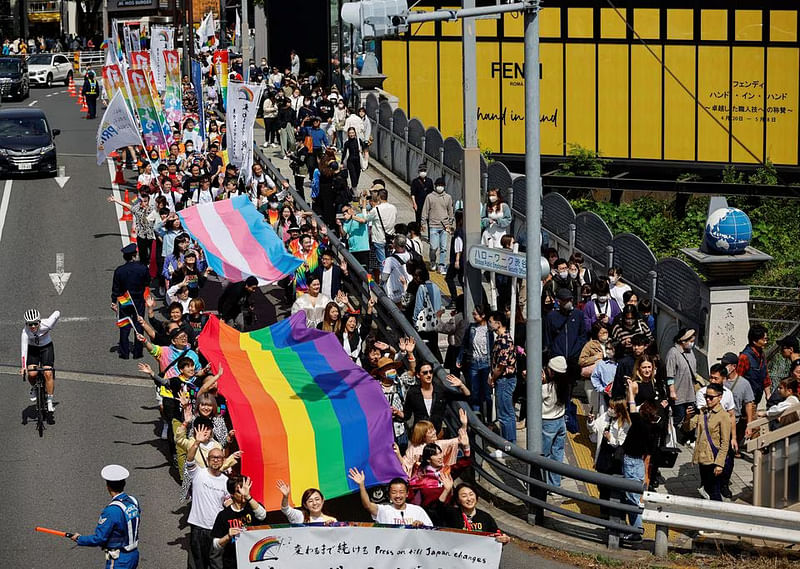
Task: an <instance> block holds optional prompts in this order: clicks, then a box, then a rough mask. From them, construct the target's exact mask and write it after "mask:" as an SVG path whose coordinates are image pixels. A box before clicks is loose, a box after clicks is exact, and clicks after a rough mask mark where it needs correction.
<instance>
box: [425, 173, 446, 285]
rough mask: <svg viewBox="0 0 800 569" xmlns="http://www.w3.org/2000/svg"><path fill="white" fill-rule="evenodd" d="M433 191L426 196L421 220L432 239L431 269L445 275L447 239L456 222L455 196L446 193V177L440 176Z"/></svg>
mask: <svg viewBox="0 0 800 569" xmlns="http://www.w3.org/2000/svg"><path fill="white" fill-rule="evenodd" d="M433 190H434V191H433V193H432V194H429V195H428V197H426V198H425V203H424V204H423V206H422V215H421V216H420V220H421V223H422V227H427V228H428V237H429V240H430V257H431V271H435V270H436V268H437V251H438V268H439V272H440V273H441V274H443V275H445V274H447V241H448V239H449V233H450V232H451V231H452V230H453V225H454V224H455V211H454V208H453V198H452V196H450V194H448V193H446V192H445V191H444V190H445V183H444V178H438V179H437V180H436V182H435V183H434V184H433Z"/></svg>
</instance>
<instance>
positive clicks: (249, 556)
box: [236, 524, 503, 569]
mask: <svg viewBox="0 0 800 569" xmlns="http://www.w3.org/2000/svg"><path fill="white" fill-rule="evenodd" d="M502 547H503V546H502V545H501V544H500V543H498V542H497V541H495V538H494V536H490V535H485V534H479V533H470V532H464V531H459V530H441V529H411V528H389V527H373V526H371V525H369V524H360V525H345V526H339V525H334V526H293V527H275V528H269V529H250V530H247V531H244V532H242V533H241V534H239V536H238V537H237V541H236V558H237V561H238V564H239V569H311V568H322V567H324V568H328V567H331V568H335V569H338V568H342V569H467V568H474V569H478V568H480V569H497V567H499V565H500V555H501V553H502Z"/></svg>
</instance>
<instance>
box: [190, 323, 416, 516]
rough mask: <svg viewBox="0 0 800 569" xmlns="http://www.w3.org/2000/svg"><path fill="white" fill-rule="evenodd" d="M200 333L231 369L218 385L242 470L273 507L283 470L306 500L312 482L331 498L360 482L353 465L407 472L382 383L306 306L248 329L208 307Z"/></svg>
mask: <svg viewBox="0 0 800 569" xmlns="http://www.w3.org/2000/svg"><path fill="white" fill-rule="evenodd" d="M198 341H199V345H200V351H201V352H202V353H203V355H204V356H205V357H206V358H208V360H209V361H210V362H213V363H214V365H215V367H216V366H217V365H221V366H222V367H223V369H224V373H223V375H222V377H221V378H220V380H219V382H220V383H219V388H220V391H221V392H223V393H224V394H225V397H226V398H227V400H228V408H229V409H230V413H231V418H232V420H233V423H234V425H236V440H237V441H238V442H239V446H240V448H241V449H242V450H243V451H244V452H243V454H242V472H245V473H247V475H248V476H250V477H251V479H252V480H253V488H252V493H253V496H254V497H255V498H256V499H257V500H259V501H261V502H262V503H263V504H264V506H265V507H266V508H267V509H268V510H275V509H278V508H280V503H281V497H282V495H281V493H280V492H279V491H278V489H277V488H276V486H275V484H276V481H277V480H285V481H287V482H289V483H290V484H291V487H292V495H293V496H292V497H293V500H294V503H295V504H299V503H300V497H301V494H302V493H303V491H304V490H305V489H306V488H319V489H320V490H321V491H322V493H323V494H324V495H325V496H326V497H327V498H334V497H336V496H342V495H344V494H349V493H350V492H353V491H355V490H357V489H358V487H357V486H356V485H355V484H354V483H353V482H352V481H351V480H349V479H348V478H347V470H348V468H351V467H356V468H359V469H363V470H364V472H365V473H366V484H367V486H373V485H376V484H381V483H386V482H388V481H389V480H391V479H392V478H395V477H405V474H404V472H403V469H402V467H401V465H400V462H399V461H398V460H397V458H396V456H395V455H394V452H393V450H392V443H393V442H394V435H393V428H392V415H391V413H390V411H389V406H388V404H387V403H386V399H385V398H384V396H383V393H382V392H381V389H380V386H379V385H378V383H377V382H376V381H375V380H374V379H372V377H371V376H370V375H369V374H368V373H367V372H366V371H364V370H363V369H362V368H360V367H358V366H356V365H355V364H354V363H353V362H352V360H350V358H349V357H348V356H347V354H346V353H345V352H344V350H343V349H342V346H341V345H340V344H339V342H338V340H337V339H336V336H334V335H333V334H329V333H327V332H322V331H320V330H316V329H309V328H306V326H305V316H304V315H303V314H302V313H300V312H298V313H297V314H295V315H293V316H292V317H291V318H288V319H286V320H283V321H281V322H279V323H277V324H275V325H273V326H270V327H269V328H263V329H261V330H256V331H253V332H249V333H246V334H242V333H240V332H238V331H237V330H235V329H234V328H231V327H230V326H227V325H226V324H224V323H222V322H220V321H219V319H218V318H217V317H216V316H211V317H210V318H209V320H208V323H207V324H206V326H205V328H203V332H202V333H201V334H200V336H199V337H198Z"/></svg>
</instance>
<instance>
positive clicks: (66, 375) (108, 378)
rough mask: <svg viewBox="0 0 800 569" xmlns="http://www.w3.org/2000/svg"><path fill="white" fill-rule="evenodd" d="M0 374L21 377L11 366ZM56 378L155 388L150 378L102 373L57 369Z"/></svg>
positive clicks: (0, 366)
mask: <svg viewBox="0 0 800 569" xmlns="http://www.w3.org/2000/svg"><path fill="white" fill-rule="evenodd" d="M0 374H8V375H19V368H18V367H15V366H9V365H0ZM56 378H57V379H59V380H61V379H66V380H69V381H83V382H85V383H105V384H107V385H127V386H130V387H148V388H152V387H153V381H152V380H151V379H149V378H138V377H133V376H131V377H126V376H124V375H103V374H100V373H78V372H74V371H61V370H59V369H57V368H56Z"/></svg>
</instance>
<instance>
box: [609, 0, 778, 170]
mask: <svg viewBox="0 0 800 569" xmlns="http://www.w3.org/2000/svg"><path fill="white" fill-rule="evenodd" d="M606 3H607V4H608V5H609V6H611V8H612V9H613V10H614V12H615V13H616V15H617V16H619V18H620V19H621V20H622V21H623V23H624V24H625V27H626V28H628V29H629V30H630V31H631V33H632V34H633V36H634V37H635V38H636V39H637V40H638V41H639V43H641V44H642V45H643V46H644V47H645V48H646V49H647V51H648V52H649V53H650V55H652V56H653V58H655V60H656V61H657V62H658V63H659V65H661V67H662V69H663V70H664V71H665V72H666V73H668V74H669V76H670V77H672V78H673V79H674V80H675V82H676V83H677V84H678V86H679V87H680V88H681V89H683V90H684V91H685V92H686V94H687V95H689V96H690V97H691V98H692V99H693V100H694V102H695V105H697V106H699V107H700V109H701V110H702V111H703V112H704V113H706V114H707V115H708V116H709V117H710V118H711V120H712V121H714V122H715V123H716V124H717V125H718V126H719V127H720V128H721V129H722V130H724V131H725V132H726V133H727V134H728V136H730V138H731V140H733V141H734V142H736V143H737V144H738V145H739V146H741V147H742V148H743V149H744V150H745V152H747V154H749V155H750V156H751V157H752V158H753V160H755V161H756V162H757V163H758V164H760V165H761V166H766V163H765V161H764V160H762V159H761V158H759V157H758V156H757V155H756V154H755V153H754V152H753V151H752V150H750V148H748V147H747V145H746V144H745V143H744V142H742V140H741V139H740V138H739V137H738V136H736V135H735V134H733V132H732V131H731V129H729V128H728V127H727V125H725V123H723V122H722V121H721V120H719V119H718V118H717V117H716V116H715V115H714V113H713V112H711V110H710V109H709V108H708V107H706V106H705V105H704V104H703V103H701V102H700V100H699V99H698V97H697V94H696V92H694V91H692V90H691V89H690V88H689V87H687V86H686V84H684V82H683V81H681V80H680V79H679V78H678V76H677V75H676V74H675V73H674V72H673V71H672V69H670V68H669V66H668V65H667V64H666V63H665V62H664V59H663V58H662V57H659V55H658V54H657V53H656V52H655V50H654V49H653V48H652V47H651V46H650V44H648V43H647V42H646V41H645V40H644V38H642V36H640V35H639V33H638V32H637V31H636V30H635V29H634V28H633V26H631V24H630V22H629V21H628V19H627V18H626V17H625V15H623V14H622V12H620V10H619V8H617V7H616V6H615V5H614V2H613V1H612V0H606ZM628 64H629V65H630V62H628ZM695 64H696V62H695ZM629 88H630V87H629ZM662 88H663V87H662ZM765 104H766V103H765ZM732 108H733V93H732V92H730V93H729V94H728V109H729V110H728V112H731V111H730V109H732ZM695 127H696V125H695Z"/></svg>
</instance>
